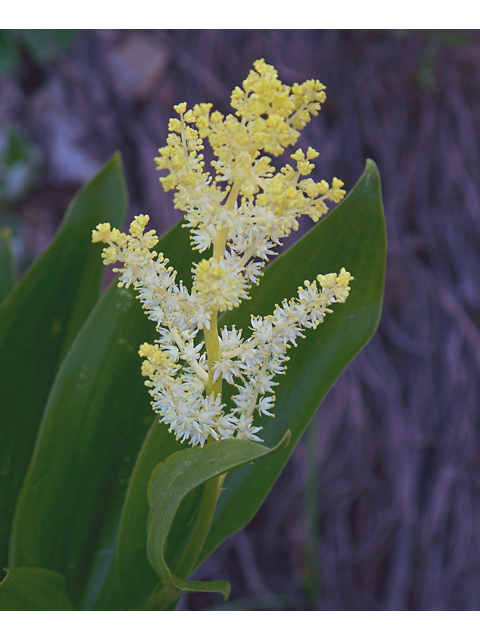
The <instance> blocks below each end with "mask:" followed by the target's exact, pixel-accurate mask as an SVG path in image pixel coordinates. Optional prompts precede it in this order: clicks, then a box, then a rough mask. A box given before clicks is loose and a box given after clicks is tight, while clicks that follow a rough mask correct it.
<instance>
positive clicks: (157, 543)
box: [147, 432, 290, 600]
mask: <svg viewBox="0 0 480 640" xmlns="http://www.w3.org/2000/svg"><path fill="white" fill-rule="evenodd" d="M289 438H290V435H289V433H288V432H287V434H285V436H284V437H283V439H282V440H281V442H280V443H279V444H278V445H277V446H276V447H273V448H272V449H267V448H266V447H263V446H262V445H259V444H256V443H254V442H249V441H245V440H221V441H219V442H214V443H212V444H207V445H206V446H205V447H203V449H202V448H199V447H195V448H193V447H192V448H189V449H184V450H183V451H179V452H177V453H173V454H172V455H170V456H169V457H168V458H167V459H166V460H164V461H163V462H161V463H160V464H158V465H157V466H156V467H155V470H154V471H153V474H152V478H151V481H150V486H149V492H148V494H149V502H150V512H149V515H148V539H147V553H148V558H149V560H150V563H151V564H152V566H153V568H154V569H155V571H156V572H157V573H158V575H159V577H160V579H161V581H162V583H163V585H164V586H165V588H166V591H167V593H168V594H169V596H170V599H172V600H173V599H174V598H175V597H176V595H177V593H178V591H187V592H196V591H217V592H219V593H221V594H222V595H223V596H224V598H225V600H226V599H227V598H228V596H229V594H230V585H229V584H228V582H226V581H225V580H220V581H217V582H186V580H185V579H184V578H183V577H182V576H176V575H174V574H173V573H172V571H171V570H170V568H169V567H168V565H167V561H166V558H165V551H166V543H167V536H168V534H169V531H170V528H171V526H172V524H173V519H174V517H175V513H176V511H177V509H178V507H179V505H180V503H181V501H182V500H183V499H184V498H185V497H186V496H187V494H188V493H189V492H190V491H192V490H193V489H195V488H196V487H199V486H201V485H202V484H203V483H205V482H207V481H208V480H210V479H212V478H215V477H217V476H219V475H222V474H224V473H227V472H229V471H232V470H233V469H236V468H237V467H240V466H243V465H245V464H247V463H250V462H255V461H257V460H260V459H262V458H266V457H267V456H269V455H270V454H272V453H275V452H278V451H279V450H281V449H282V448H283V447H285V446H286V445H287V443H288V440H289ZM186 577H188V576H186Z"/></svg>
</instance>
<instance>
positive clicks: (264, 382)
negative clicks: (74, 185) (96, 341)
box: [93, 216, 352, 445]
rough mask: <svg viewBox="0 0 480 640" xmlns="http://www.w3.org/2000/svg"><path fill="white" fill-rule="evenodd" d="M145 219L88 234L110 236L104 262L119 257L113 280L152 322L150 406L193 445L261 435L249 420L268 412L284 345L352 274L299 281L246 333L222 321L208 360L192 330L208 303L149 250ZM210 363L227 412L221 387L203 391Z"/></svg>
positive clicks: (147, 368) (205, 320)
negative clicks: (228, 401) (228, 396)
mask: <svg viewBox="0 0 480 640" xmlns="http://www.w3.org/2000/svg"><path fill="white" fill-rule="evenodd" d="M147 222H148V216H137V217H136V218H135V220H134V222H133V223H132V225H131V226H130V235H127V234H123V233H120V231H118V230H117V229H111V227H110V225H109V224H108V223H104V224H100V225H98V226H97V229H96V230H95V231H94V232H93V241H94V242H106V243H107V244H108V247H106V248H105V249H104V251H103V254H102V257H103V258H104V261H105V262H106V263H107V264H111V263H113V262H117V261H119V262H123V264H124V266H123V267H122V268H120V269H116V271H118V272H120V278H119V286H126V287H129V286H130V285H131V284H133V285H134V286H135V289H136V290H137V292H138V293H137V297H138V298H139V299H140V300H141V301H142V303H143V307H144V309H145V311H146V313H147V315H148V317H149V318H150V319H151V320H153V321H154V322H155V323H156V325H157V329H158V332H159V337H158V339H157V340H156V342H155V344H153V345H150V344H147V343H145V344H143V345H142V346H141V347H140V351H139V353H140V356H141V357H143V358H145V360H144V362H143V365H142V373H143V375H145V376H147V377H148V378H149V379H148V381H147V382H146V384H147V386H149V387H151V390H150V393H151V394H152V396H153V402H152V406H153V408H154V410H155V411H156V412H157V413H158V414H159V415H160V416H161V418H162V420H163V422H165V423H166V424H168V425H169V427H170V430H172V431H174V433H175V434H176V436H177V437H178V438H180V439H181V440H182V441H184V440H189V441H190V443H191V444H192V445H196V444H200V445H203V444H204V443H205V442H206V440H207V439H208V437H209V436H211V437H212V438H214V439H215V440H218V439H219V438H232V437H237V438H248V439H251V440H256V441H260V438H259V437H258V436H257V435H255V434H257V433H258V432H259V431H260V430H261V427H260V426H256V425H254V414H255V411H257V412H258V415H259V416H261V415H268V416H270V415H272V414H271V411H270V410H271V409H272V407H273V405H274V403H275V395H274V393H273V388H274V387H275V386H276V385H277V384H278V383H277V382H275V380H274V377H275V376H276V375H277V374H281V373H284V371H285V362H286V361H287V360H288V358H287V357H286V353H287V350H288V348H289V347H290V346H291V345H295V344H296V340H297V338H298V337H299V336H301V335H302V334H303V332H304V330H305V329H306V328H315V327H317V326H318V324H319V323H321V322H323V320H324V317H325V315H326V314H327V313H331V309H329V308H328V307H329V306H330V305H331V304H332V303H334V302H345V300H346V298H347V296H348V292H349V290H350V287H349V286H348V284H349V281H350V280H351V279H352V278H351V276H350V274H349V273H348V272H347V271H345V270H344V269H342V270H341V271H340V273H339V274H338V275H337V274H335V273H332V274H328V275H326V276H318V277H317V282H313V283H311V282H308V281H305V282H304V286H303V287H300V288H299V289H298V298H297V299H292V300H289V301H287V300H284V301H283V303H282V306H277V307H276V309H275V310H274V313H273V314H272V315H270V316H266V317H253V316H252V318H251V330H252V333H251V335H250V336H249V337H248V338H244V337H243V336H242V331H241V330H240V331H239V330H237V329H236V328H235V327H232V328H230V329H228V328H227V327H223V328H222V330H221V332H220V335H219V336H218V344H219V352H218V357H217V359H216V360H215V361H214V362H212V363H210V364H211V366H210V367H209V362H208V359H207V352H206V350H205V348H204V346H205V345H204V342H203V341H202V342H198V340H197V336H198V334H199V332H200V331H201V330H204V331H205V332H206V333H208V332H209V331H210V319H211V316H212V311H211V310H209V308H208V305H206V304H205V302H204V300H203V299H202V297H201V296H200V295H199V293H198V285H196V284H194V285H193V287H192V290H191V291H188V289H187V288H186V287H184V286H183V284H182V283H181V282H180V283H177V282H176V272H175V271H174V270H173V268H172V267H169V266H168V260H167V259H166V258H165V257H164V256H163V254H157V253H156V252H155V251H150V249H151V248H152V246H153V245H154V244H155V243H156V241H157V236H156V235H154V233H153V232H149V233H147V234H144V233H143V231H144V229H145V225H146V224H147ZM209 369H211V379H212V384H213V385H214V384H216V383H218V382H219V381H220V382H221V380H222V379H223V380H225V381H226V382H227V383H229V384H231V385H234V386H235V387H236V389H237V393H236V395H234V396H233V403H234V408H233V409H232V410H231V411H230V412H227V411H226V407H225V405H224V404H223V403H222V401H221V395H220V394H217V393H215V392H214V391H211V392H210V393H208V382H209Z"/></svg>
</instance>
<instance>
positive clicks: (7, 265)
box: [0, 229, 16, 303]
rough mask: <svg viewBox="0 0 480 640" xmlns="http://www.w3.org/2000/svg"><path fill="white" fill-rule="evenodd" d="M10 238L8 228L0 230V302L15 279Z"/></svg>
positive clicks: (10, 288) (11, 287)
mask: <svg viewBox="0 0 480 640" xmlns="http://www.w3.org/2000/svg"><path fill="white" fill-rule="evenodd" d="M10 238H11V231H10V229H2V230H1V231H0V303H1V302H2V301H3V300H4V298H6V297H7V295H8V294H9V293H10V291H11V290H12V289H13V287H14V285H15V279H16V274H15V262H14V260H13V254H12V249H11V244H10Z"/></svg>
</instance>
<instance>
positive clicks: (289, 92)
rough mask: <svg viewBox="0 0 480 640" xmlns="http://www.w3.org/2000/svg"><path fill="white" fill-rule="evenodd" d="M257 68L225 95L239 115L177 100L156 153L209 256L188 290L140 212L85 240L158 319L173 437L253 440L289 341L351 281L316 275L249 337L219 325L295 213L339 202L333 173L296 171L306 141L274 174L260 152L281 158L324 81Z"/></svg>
mask: <svg viewBox="0 0 480 640" xmlns="http://www.w3.org/2000/svg"><path fill="white" fill-rule="evenodd" d="M254 66H255V71H252V72H251V73H250V75H249V77H248V78H247V80H246V81H245V82H244V83H243V90H242V89H239V88H238V87H237V89H235V90H234V92H233V94H232V105H233V106H234V107H235V108H236V109H237V116H238V117H236V116H233V115H230V116H227V117H226V118H224V116H222V115H221V114H218V112H215V113H213V114H212V113H210V110H211V105H197V106H196V107H194V108H193V109H192V110H190V111H187V110H186V105H185V104H182V105H178V106H177V107H176V111H177V113H178V114H179V116H180V118H179V119H174V118H172V119H171V121H170V124H169V128H170V132H171V133H170V134H169V136H168V138H167V146H166V147H164V148H163V149H160V150H159V151H160V157H159V158H157V159H156V162H157V167H158V168H159V169H167V170H168V175H167V176H165V177H162V178H161V181H162V183H163V186H164V188H165V189H167V190H168V189H172V188H175V189H176V191H177V193H176V195H175V206H176V207H178V208H180V209H182V210H184V211H185V221H186V222H185V224H186V226H187V227H190V228H191V238H192V245H193V247H194V248H195V249H196V250H198V251H200V252H204V251H206V250H208V249H210V248H211V247H212V248H213V256H212V257H211V258H208V259H204V260H201V261H200V262H199V263H198V264H194V265H193V269H192V271H193V285H192V288H191V290H190V291H189V290H188V289H187V288H186V287H185V286H184V285H183V284H182V282H177V281H176V272H175V271H174V270H173V268H172V267H170V266H168V260H167V259H166V258H165V257H164V256H163V254H157V253H156V252H155V251H153V250H152V249H153V248H154V246H155V245H156V243H157V241H158V238H157V236H156V235H155V232H153V231H149V232H147V233H145V228H146V225H147V223H148V220H149V218H148V216H145V215H141V216H137V217H136V218H135V220H134V221H133V222H132V224H131V226H130V233H129V234H124V233H121V232H120V231H119V230H118V229H112V228H111V227H110V225H109V224H108V223H104V224H100V225H98V226H97V228H96V230H95V231H94V232H93V242H105V243H106V244H107V245H108V246H107V247H106V248H105V249H104V250H103V253H102V257H103V259H104V262H105V264H112V263H114V262H117V261H118V262H121V263H123V266H122V267H121V268H118V269H116V271H118V272H119V273H120V277H119V286H126V287H129V286H130V285H132V284H133V286H134V287H135V289H136V290H137V297H138V298H139V299H140V300H141V301H142V303H143V307H144V309H145V311H146V313H147V315H148V317H149V318H150V319H151V320H153V321H154V322H155V323H156V326H157V330H158V338H157V340H156V341H155V344H153V345H150V344H143V345H142V346H141V347H140V355H141V357H143V358H144V362H143V365H142V373H143V375H145V376H146V377H147V378H148V380H147V382H146V384H147V385H148V386H149V387H150V393H151V395H152V397H153V402H152V406H153V408H154V410H155V411H156V412H157V413H158V414H159V415H160V416H161V419H162V421H163V422H165V423H166V424H167V425H169V429H170V430H171V431H173V432H174V433H175V435H176V437H177V438H179V439H181V440H182V441H186V440H188V441H189V442H190V443H191V444H192V445H197V444H200V445H203V444H204V443H205V442H206V441H207V439H209V438H212V439H215V440H218V439H223V438H241V439H250V440H255V441H260V438H259V437H258V436H257V435H256V434H257V433H258V432H259V431H260V430H261V428H262V427H261V426H259V424H258V418H260V417H261V416H262V415H267V416H271V415H272V413H271V410H272V408H273V406H274V403H275V394H274V391H273V390H274V387H275V386H276V385H277V384H278V382H276V381H275V376H277V375H278V374H281V373H284V372H285V363H286V361H287V360H288V358H287V351H288V349H289V348H290V347H291V346H292V345H295V344H296V340H297V338H298V337H300V336H302V335H303V333H304V331H305V329H307V328H313V329H314V328H316V327H317V326H318V324H319V323H321V322H323V320H324V318H325V315H326V314H327V313H331V309H329V306H330V305H331V304H333V303H335V302H340V303H343V302H345V300H346V298H347V296H348V293H349V291H350V287H349V282H350V280H352V277H351V276H350V274H349V273H348V272H347V271H345V269H342V270H341V271H340V273H339V274H338V275H337V274H335V273H331V274H328V275H325V276H318V277H317V279H316V281H314V282H308V281H305V282H304V285H303V286H302V287H299V289H298V295H297V297H296V298H293V299H291V300H288V301H287V300H284V301H283V302H282V305H281V306H277V307H276V308H275V310H274V311H273V313H272V315H270V316H266V317H263V318H262V317H252V318H251V326H250V329H251V334H250V335H248V336H243V335H242V332H241V331H240V330H237V329H236V328H235V327H231V328H230V329H229V328H226V327H223V328H222V330H221V331H220V332H219V331H218V314H219V313H222V312H223V311H225V310H229V309H232V308H234V307H236V306H238V305H239V304H240V302H241V300H242V299H245V298H247V297H248V290H249V287H250V286H251V285H252V284H256V283H258V279H259V276H260V275H261V272H262V271H261V270H262V268H263V266H264V265H265V262H266V261H267V260H268V259H269V257H270V256H271V255H274V254H275V251H274V249H275V247H276V246H277V245H279V244H281V239H282V238H284V237H286V236H288V235H289V234H290V232H291V231H292V230H294V229H297V228H298V217H299V216H300V215H303V214H306V215H308V216H310V217H311V218H312V219H313V220H314V221H317V220H318V219H319V218H320V217H321V216H322V215H323V214H324V213H326V211H327V205H326V204H325V201H326V200H330V201H333V202H339V201H340V200H341V199H342V198H343V196H344V194H345V192H344V191H343V189H342V188H341V187H342V186H343V183H342V182H341V181H340V180H338V179H337V178H334V179H333V182H332V186H331V187H330V186H329V185H328V184H327V182H325V181H324V180H322V181H321V182H318V183H316V182H314V181H313V180H312V179H310V178H308V179H305V178H304V176H307V175H309V174H310V173H311V171H312V170H313V168H314V165H313V164H312V163H311V160H312V159H313V158H315V157H317V156H318V153H317V152H316V151H315V150H313V149H311V148H309V149H308V150H307V152H306V154H305V153H304V152H303V151H301V150H297V151H296V152H295V153H294V154H293V155H292V156H291V157H292V158H293V159H294V160H295V162H296V169H294V168H293V167H291V166H290V165H288V164H287V165H286V166H285V167H283V168H282V169H281V170H280V171H278V172H276V173H275V171H274V168H273V167H272V166H271V165H270V158H268V157H267V156H264V155H261V152H262V151H264V152H267V153H271V154H273V155H279V154H280V153H281V152H282V151H283V149H284V148H285V147H286V146H288V145H290V144H293V143H294V142H295V141H296V139H297V137H298V135H299V134H298V129H301V128H302V127H303V126H304V125H305V124H306V123H307V122H308V120H309V119H310V116H311V115H316V113H317V112H318V110H319V109H320V104H321V103H322V102H323V101H324V100H325V93H324V91H323V89H324V88H325V87H324V86H323V85H322V84H321V83H319V82H318V81H313V80H312V81H307V82H306V83H304V84H303V85H294V86H293V87H292V88H290V87H286V86H285V85H283V84H282V83H281V82H280V81H279V80H278V78H277V75H276V71H275V69H273V67H271V66H270V65H266V64H265V63H264V61H263V60H261V61H257V62H256V63H255V65H254ZM190 125H194V126H195V127H196V128H194V126H190ZM204 137H206V138H208V140H209V142H210V144H211V146H212V149H213V152H214V154H215V155H216V156H217V160H216V161H214V162H213V163H212V164H213V167H214V168H215V171H216V179H215V181H213V180H212V178H211V176H210V174H208V173H207V172H205V171H204V162H203V156H202V154H201V153H200V152H201V150H202V149H203V139H202V138H204ZM221 182H226V187H225V189H224V190H222V189H221V188H220V187H219V186H218V185H219V183H221ZM201 332H203V338H204V339H203V341H201ZM223 381H224V382H226V383H227V384H230V385H233V386H234V387H235V389H236V393H234V394H233V396H232V406H231V407H230V408H229V409H227V407H226V405H225V403H224V402H223V401H222V382H223Z"/></svg>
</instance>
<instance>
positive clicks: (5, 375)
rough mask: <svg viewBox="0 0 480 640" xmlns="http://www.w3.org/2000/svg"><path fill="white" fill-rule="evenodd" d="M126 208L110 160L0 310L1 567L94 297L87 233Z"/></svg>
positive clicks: (97, 276)
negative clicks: (51, 405)
mask: <svg viewBox="0 0 480 640" xmlns="http://www.w3.org/2000/svg"><path fill="white" fill-rule="evenodd" d="M126 204H127V202H126V193H125V184H124V179H123V173H122V167H121V160H120V156H119V155H118V154H116V155H115V156H113V158H112V159H111V160H110V161H109V162H107V163H106V165H105V166H104V167H103V169H102V170H101V171H100V172H99V173H98V174H97V175H96V176H95V177H94V178H93V180H91V182H89V183H88V184H87V185H86V186H85V187H83V188H82V189H81V190H80V191H79V193H78V194H77V195H76V196H75V198H74V199H73V200H72V202H71V203H70V205H69V207H68V210H67V212H66V215H65V218H64V221H63V223H62V226H61V228H60V230H59V232H58V234H57V236H56V238H55V239H54V241H53V242H52V244H51V245H50V247H49V248H48V249H47V250H46V251H45V253H44V254H43V255H42V256H41V257H40V258H39V259H38V260H37V261H36V262H35V263H34V265H33V266H32V267H31V268H30V270H29V271H28V272H27V274H26V275H25V276H24V277H23V279H22V280H21V281H20V282H19V284H18V285H17V286H16V287H15V288H14V289H13V290H12V291H11V293H10V294H9V296H8V299H7V300H5V302H4V304H2V305H0V362H1V367H0V469H1V474H0V505H1V506H0V566H5V565H6V553H7V544H8V538H9V534H10V526H11V521H12V516H13V511H14V507H15V502H16V500H17V497H18V493H19V491H20V488H21V485H22V482H23V479H24V476H25V472H26V470H27V467H28V464H29V461H30V458H31V455H32V451H33V447H34V443H35V438H36V436H37V432H38V428H39V425H40V420H41V417H42V413H43V411H44V408H45V404H46V401H47V397H48V394H49V391H50V388H51V386H52V383H53V380H54V378H55V374H56V372H57V370H58V367H59V365H60V362H61V360H62V358H63V356H64V354H65V353H66V352H67V350H68V348H69V347H70V345H71V343H72V342H73V339H74V338H75V335H76V334H77V332H78V330H79V329H80V327H81V326H82V324H83V322H84V321H85V319H86V317H87V316H88V314H89V313H90V310H91V309H92V307H93V306H94V304H95V302H96V300H97V298H98V294H99V289H100V283H101V278H102V272H103V266H102V261H101V258H100V253H101V248H100V247H99V246H98V245H93V244H92V242H91V235H92V229H93V228H94V227H95V226H96V225H97V224H98V223H99V222H102V221H108V222H111V223H112V224H114V225H117V226H119V225H121V223H122V220H123V218H124V215H125V210H126ZM64 428H65V430H66V431H68V427H67V425H65V427H64Z"/></svg>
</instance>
